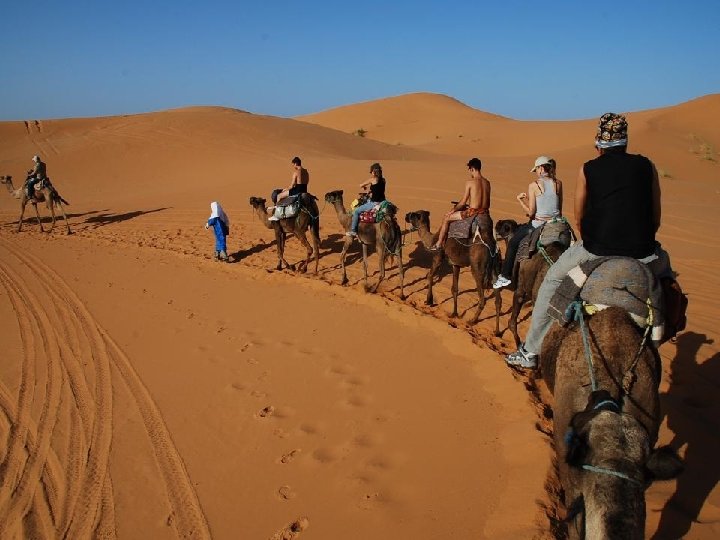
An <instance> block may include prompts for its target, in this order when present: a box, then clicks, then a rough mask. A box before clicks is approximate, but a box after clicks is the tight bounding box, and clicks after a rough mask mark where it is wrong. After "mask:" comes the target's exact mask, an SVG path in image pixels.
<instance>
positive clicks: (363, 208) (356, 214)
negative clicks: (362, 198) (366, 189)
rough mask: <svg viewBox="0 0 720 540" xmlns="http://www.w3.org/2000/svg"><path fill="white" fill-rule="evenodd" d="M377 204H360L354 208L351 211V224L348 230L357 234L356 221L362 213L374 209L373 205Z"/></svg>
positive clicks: (369, 202)
mask: <svg viewBox="0 0 720 540" xmlns="http://www.w3.org/2000/svg"><path fill="white" fill-rule="evenodd" d="M376 204H378V203H376V202H373V201H368V202H366V203H365V204H361V205H360V206H357V207H355V210H353V215H352V222H351V223H350V230H351V231H354V232H357V230H358V221H359V220H360V214H361V213H362V212H368V211H370V210H372V209H373V208H375V205H376Z"/></svg>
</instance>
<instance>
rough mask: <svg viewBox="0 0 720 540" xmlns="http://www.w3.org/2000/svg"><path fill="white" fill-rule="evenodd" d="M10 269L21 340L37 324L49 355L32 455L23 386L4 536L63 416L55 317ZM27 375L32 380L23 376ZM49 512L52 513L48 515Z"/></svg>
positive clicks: (1, 509) (2, 513)
mask: <svg viewBox="0 0 720 540" xmlns="http://www.w3.org/2000/svg"><path fill="white" fill-rule="evenodd" d="M8 270H9V268H8V266H7V264H5V263H4V262H3V263H0V282H2V284H3V286H4V287H5V289H6V290H7V292H8V296H9V297H10V299H11V303H12V305H13V308H14V309H15V312H16V314H17V315H18V320H19V321H20V327H21V339H22V342H23V343H24V344H27V343H28V332H27V331H28V330H30V331H33V330H34V331H35V332H36V333H37V334H38V335H39V337H40V340H39V341H40V343H41V344H42V351H43V352H44V354H45V359H46V361H45V362H44V366H45V369H46V383H45V396H44V399H43V403H42V409H41V413H40V419H39V420H38V423H37V445H36V446H35V447H34V450H35V451H34V452H28V453H27V460H24V459H23V456H22V455H21V453H22V452H21V450H23V451H24V450H25V449H26V448H28V447H29V445H28V442H27V439H28V432H29V431H30V423H31V420H30V418H31V417H30V413H31V411H30V408H31V403H29V402H30V399H28V397H27V394H28V392H27V391H24V390H23V389H22V387H23V384H22V383H21V395H20V400H19V402H20V406H19V408H18V409H19V414H18V421H17V422H16V423H14V424H13V426H12V428H11V441H10V444H11V450H10V452H9V454H8V456H7V459H6V463H5V464H4V471H3V472H8V473H9V474H3V478H2V486H3V490H2V492H1V493H0V517H1V518H2V521H1V522H0V537H4V536H5V534H6V533H7V532H11V531H14V530H17V528H18V527H20V522H21V520H23V518H24V517H25V516H26V515H27V514H28V513H29V512H30V510H31V508H32V504H33V500H34V499H35V495H36V490H37V488H38V486H39V485H40V483H41V478H42V475H43V471H44V470H45V467H46V463H47V460H48V455H49V452H50V443H51V438H52V434H53V431H54V429H55V424H56V423H57V418H58V409H59V406H60V393H61V385H62V371H61V368H60V362H61V359H60V349H59V346H58V343H57V337H56V336H55V334H54V332H53V331H52V327H51V325H50V321H49V319H48V317H47V316H46V314H45V312H44V311H43V309H42V304H41V303H40V302H39V301H38V300H37V298H36V297H35V295H34V294H33V292H32V291H31V290H30V288H29V287H27V286H26V285H25V284H24V283H23V282H22V280H20V279H15V278H14V277H13V276H12V275H11V273H9V272H8ZM23 338H24V339H23ZM24 348H25V350H26V351H27V350H28V349H27V348H26V347H25V346H24ZM27 360H28V357H27V356H26V358H25V362H24V366H23V372H26V371H27V372H32V371H33V368H32V367H29V366H28V364H29V362H28V361H27ZM26 367H27V368H28V369H26ZM35 367H36V368H37V367H38V366H37V365H36V366H35ZM23 380H24V382H25V383H27V379H26V378H25V377H24V376H23ZM48 508H49V504H48ZM50 517H51V516H48V518H50ZM46 521H48V520H45V519H43V520H42V522H41V523H42V528H45V522H46Z"/></svg>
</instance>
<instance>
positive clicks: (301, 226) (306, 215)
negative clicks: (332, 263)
mask: <svg viewBox="0 0 720 540" xmlns="http://www.w3.org/2000/svg"><path fill="white" fill-rule="evenodd" d="M300 197H301V199H300V201H301V209H300V211H299V212H298V214H297V215H296V216H295V217H292V218H287V219H281V220H279V221H270V220H269V219H268V217H269V216H268V214H267V210H266V209H265V202H266V200H265V199H263V198H262V197H250V206H252V207H253V209H254V210H255V212H256V213H257V214H258V216H260V221H262V223H263V224H264V225H265V226H266V227H267V228H268V229H272V230H273V231H274V232H275V241H276V242H277V253H278V265H277V269H278V270H282V269H283V264H284V265H285V267H287V268H291V269H294V267H293V266H292V265H290V264H288V262H287V261H286V260H285V240H286V237H287V235H288V234H294V235H295V236H296V237H297V239H298V240H300V243H301V244H302V245H303V246H305V248H306V249H307V258H306V259H305V260H304V261H301V262H300V263H298V264H299V268H298V270H299V271H300V272H305V271H307V267H308V265H309V264H310V260H311V259H312V256H313V253H314V254H315V272H314V273H315V274H316V275H317V273H318V265H319V263H320V213H319V212H318V207H317V203H316V202H315V201H316V200H317V199H316V198H315V197H314V196H313V195H310V194H309V193H302V194H301V195H300ZM308 229H312V233H311V236H312V241H313V243H312V246H311V245H310V242H308V239H307V237H306V236H305V234H306V232H307V230H308Z"/></svg>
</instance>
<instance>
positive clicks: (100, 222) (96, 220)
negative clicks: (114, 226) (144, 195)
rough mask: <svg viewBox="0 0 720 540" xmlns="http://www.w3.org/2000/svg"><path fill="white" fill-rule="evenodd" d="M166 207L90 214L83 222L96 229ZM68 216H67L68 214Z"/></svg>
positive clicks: (159, 210) (160, 210)
mask: <svg viewBox="0 0 720 540" xmlns="http://www.w3.org/2000/svg"><path fill="white" fill-rule="evenodd" d="M167 209H168V208H155V209H154V210H134V211H132V212H125V213H124V214H104V213H103V214H99V215H97V216H92V217H89V218H87V219H86V220H85V221H84V222H83V223H85V224H88V225H92V227H90V228H92V229H97V228H99V227H104V226H105V225H110V224H111V223H120V222H122V221H128V220H130V219H135V218H137V217H140V216H144V215H146V214H154V213H155V212H162V211H163V210H167ZM68 217H69V216H68Z"/></svg>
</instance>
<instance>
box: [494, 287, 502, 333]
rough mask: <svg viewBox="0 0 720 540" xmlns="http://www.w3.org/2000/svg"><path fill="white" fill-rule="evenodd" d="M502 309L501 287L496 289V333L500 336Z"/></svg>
mask: <svg viewBox="0 0 720 540" xmlns="http://www.w3.org/2000/svg"><path fill="white" fill-rule="evenodd" d="M501 311H502V295H501V294H500V289H497V290H496V291H495V335H496V336H498V337H499V336H500V312H501Z"/></svg>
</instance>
